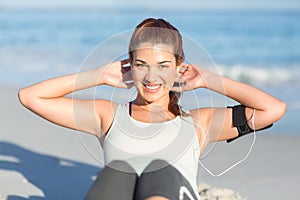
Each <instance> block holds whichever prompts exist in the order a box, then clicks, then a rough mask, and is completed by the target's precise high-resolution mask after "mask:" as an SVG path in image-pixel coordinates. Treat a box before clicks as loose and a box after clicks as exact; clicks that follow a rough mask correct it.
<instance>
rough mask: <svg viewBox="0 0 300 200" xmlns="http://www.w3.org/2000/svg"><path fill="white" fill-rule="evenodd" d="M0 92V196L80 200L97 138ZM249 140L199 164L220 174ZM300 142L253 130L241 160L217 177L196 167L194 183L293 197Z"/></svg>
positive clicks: (12, 91) (95, 165)
mask: <svg viewBox="0 0 300 200" xmlns="http://www.w3.org/2000/svg"><path fill="white" fill-rule="evenodd" d="M0 92H1V97H2V98H1V100H0V101H1V104H0V105H1V113H2V114H1V117H0V119H1V129H0V200H3V199H9V200H12V199H35V200H37V199H49V200H50V199H51V200H54V199H55V200H58V199H73V200H76V199H78V200H79V199H83V197H84V195H85V194H86V192H87V190H88V188H89V187H90V185H91V183H92V179H93V177H94V176H95V175H96V174H97V172H98V171H99V170H100V168H101V162H100V161H101V156H100V155H99V154H101V151H100V146H99V144H98V143H97V141H96V139H95V138H93V137H91V136H87V135H84V134H82V133H78V132H76V131H72V130H68V129H65V128H61V127H58V126H56V125H53V124H51V123H49V122H47V121H45V120H43V119H41V118H39V117H38V116H36V115H34V114H32V113H31V112H29V111H28V110H26V109H25V108H23V107H22V106H21V105H20V103H19V102H18V99H17V89H16V88H13V87H1V88H0ZM252 139H253V137H252V136H247V137H245V138H242V139H240V140H239V141H236V142H233V143H230V144H227V143H225V142H224V143H223V142H222V143H218V144H216V145H215V146H214V147H210V148H208V151H207V152H206V153H205V154H204V158H202V159H201V163H202V164H203V165H204V166H206V167H207V168H208V169H209V170H211V171H212V172H213V173H221V172H222V171H224V170H226V169H227V168H228V167H230V166H231V165H233V164H234V163H236V162H238V161H239V160H241V159H243V158H244V157H245V155H246V154H247V152H248V150H249V147H250V146H251V142H252ZM299 144H300V137H297V136H283V135H272V131H270V132H268V133H267V134H258V135H257V138H256V142H255V144H254V146H253V149H252V152H251V153H250V155H249V157H248V158H247V159H246V160H245V161H244V162H242V163H241V164H239V165H237V166H235V167H234V168H233V169H231V170H229V171H228V172H227V173H225V174H224V175H222V176H219V177H214V176H212V175H210V174H209V173H208V172H207V171H205V170H204V168H202V167H200V169H199V177H198V180H199V183H207V184H209V185H211V186H214V187H225V188H230V189H232V190H234V191H237V192H238V193H240V194H241V195H242V196H244V197H246V198H247V199H250V200H262V199H272V200H277V199H278V200H279V199H280V200H281V199H286V200H292V199H298V197H297V196H298V194H297V193H299V182H300V171H299V169H300V160H299V155H300V145H299ZM210 149H211V151H209V150H210Z"/></svg>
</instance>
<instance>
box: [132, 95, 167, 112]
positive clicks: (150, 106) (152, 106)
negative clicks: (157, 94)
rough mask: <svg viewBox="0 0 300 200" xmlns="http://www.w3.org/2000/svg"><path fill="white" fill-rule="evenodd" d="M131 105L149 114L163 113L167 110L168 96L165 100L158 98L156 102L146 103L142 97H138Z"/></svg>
mask: <svg viewBox="0 0 300 200" xmlns="http://www.w3.org/2000/svg"><path fill="white" fill-rule="evenodd" d="M133 103H134V104H135V105H137V106H138V107H140V108H141V109H143V110H147V111H151V112H161V111H164V112H165V111H168V110H169V96H168V97H167V99H166V98H160V99H159V100H157V101H153V102H148V101H146V100H145V99H144V98H143V97H141V96H139V95H138V96H137V98H136V99H135V100H134V101H133Z"/></svg>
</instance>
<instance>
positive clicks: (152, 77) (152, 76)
mask: <svg viewBox="0 0 300 200" xmlns="http://www.w3.org/2000/svg"><path fill="white" fill-rule="evenodd" d="M158 76H159V73H158V69H157V68H156V67H152V66H151V67H149V69H148V73H147V76H146V80H147V81H149V82H155V81H157V79H158Z"/></svg>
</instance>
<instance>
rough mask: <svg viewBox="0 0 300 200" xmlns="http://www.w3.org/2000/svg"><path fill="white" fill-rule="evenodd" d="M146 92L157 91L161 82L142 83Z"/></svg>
mask: <svg viewBox="0 0 300 200" xmlns="http://www.w3.org/2000/svg"><path fill="white" fill-rule="evenodd" d="M143 86H144V88H145V90H146V91H147V92H151V93H153V92H157V91H158V90H159V89H160V88H161V84H143Z"/></svg>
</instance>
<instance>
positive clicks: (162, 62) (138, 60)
mask: <svg viewBox="0 0 300 200" xmlns="http://www.w3.org/2000/svg"><path fill="white" fill-rule="evenodd" d="M135 61H136V62H141V63H143V64H147V62H146V61H143V60H140V59H136V60H135ZM164 63H171V61H169V60H164V61H160V62H158V63H157V64H164Z"/></svg>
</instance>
